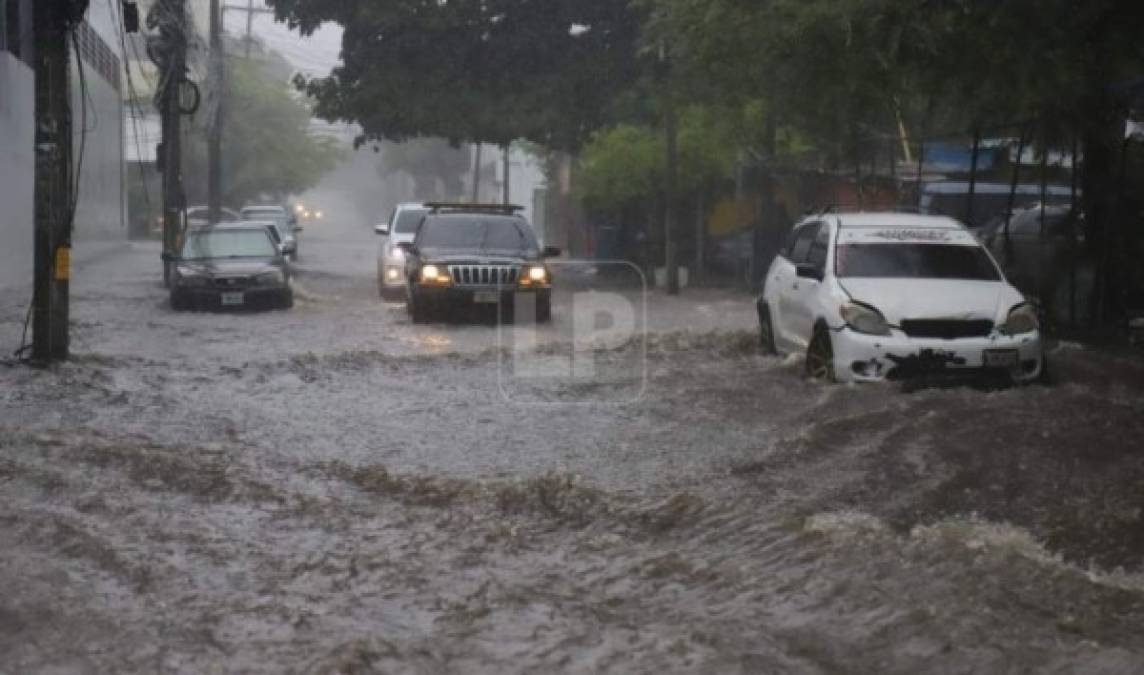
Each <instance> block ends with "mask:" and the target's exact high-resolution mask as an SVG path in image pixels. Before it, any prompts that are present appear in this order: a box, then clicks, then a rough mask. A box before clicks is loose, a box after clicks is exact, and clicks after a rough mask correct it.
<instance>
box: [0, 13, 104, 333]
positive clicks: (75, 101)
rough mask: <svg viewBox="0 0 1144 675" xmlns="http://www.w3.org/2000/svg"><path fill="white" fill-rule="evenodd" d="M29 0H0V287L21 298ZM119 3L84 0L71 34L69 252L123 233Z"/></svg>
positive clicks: (29, 119)
mask: <svg viewBox="0 0 1144 675" xmlns="http://www.w3.org/2000/svg"><path fill="white" fill-rule="evenodd" d="M34 4H35V0H0V17H3V18H2V20H0V289H11V288H15V289H21V290H23V291H24V292H26V293H27V295H28V296H29V297H31V290H32V251H33V236H32V235H33V228H34V201H33V198H34V178H35V155H34V134H35V128H34V120H35V75H34V72H33V59H34V55H35V48H36V45H35V41H34V39H33V30H32V8H33V5H34ZM119 7H120V5H119V0H91V4H90V6H89V9H88V13H87V17H86V20H85V21H84V22H83V23H82V24H81V25H80V26H79V28H78V29H77V33H76V38H77V44H78V54H76V53H73V54H72V72H71V107H72V118H73V122H72V124H73V131H74V150H73V156H74V157H75V159H76V162H77V165H78V168H79V174H78V176H77V185H78V188H79V194H78V202H77V205H76V218H75V229H74V240H75V245H74V248H75V249H76V250H77V252H80V250H81V248H82V247H83V246H84V244H85V242H90V241H96V240H103V241H118V240H122V239H124V238H125V237H126V222H125V218H126V215H125V204H126V202H125V192H124V156H123V147H124V131H123V123H122V119H123V113H124V107H123V97H122V93H121V92H122V89H123V87H122V84H121V81H122V78H121V71H122V63H121V61H120V58H119V57H118V56H117V54H118V53H119V52H120V49H118V48H117V46H118V45H119V44H120V37H119V35H120V33H119V31H120V23H119V11H120V9H119ZM81 75H82V76H81ZM81 148H82V153H81ZM81 156H82V164H80V161H81ZM0 346H2V345H0Z"/></svg>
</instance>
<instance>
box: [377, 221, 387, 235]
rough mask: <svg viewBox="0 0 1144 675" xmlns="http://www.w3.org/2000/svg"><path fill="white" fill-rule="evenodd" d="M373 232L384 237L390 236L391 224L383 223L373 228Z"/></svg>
mask: <svg viewBox="0 0 1144 675" xmlns="http://www.w3.org/2000/svg"><path fill="white" fill-rule="evenodd" d="M373 231H374V233H375V234H380V235H382V236H385V235H388V234H389V223H381V224H379V225H375V226H374V227H373Z"/></svg>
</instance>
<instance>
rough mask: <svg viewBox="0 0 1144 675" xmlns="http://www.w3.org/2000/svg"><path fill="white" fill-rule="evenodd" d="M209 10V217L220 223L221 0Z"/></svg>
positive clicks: (223, 86)
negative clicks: (211, 94) (211, 92)
mask: <svg viewBox="0 0 1144 675" xmlns="http://www.w3.org/2000/svg"><path fill="white" fill-rule="evenodd" d="M210 12H211V15H210V23H211V56H210V58H211V61H210V65H211V82H212V84H213V85H214V92H215V101H214V108H213V109H212V110H211V119H210V137H209V138H208V142H207V213H208V215H207V219H208V221H209V222H211V223H217V222H219V221H220V220H221V219H222V123H223V110H224V105H225V100H226V79H225V78H226V73H225V70H226V64H225V63H224V61H223V58H224V55H223V46H222V10H221V9H220V8H219V0H211V9H210ZM248 44H249V43H248Z"/></svg>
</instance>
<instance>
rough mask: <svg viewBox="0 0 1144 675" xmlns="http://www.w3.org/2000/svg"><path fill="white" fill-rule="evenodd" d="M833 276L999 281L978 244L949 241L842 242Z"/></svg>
mask: <svg viewBox="0 0 1144 675" xmlns="http://www.w3.org/2000/svg"><path fill="white" fill-rule="evenodd" d="M835 275H836V276H838V277H839V278H846V277H871V278H883V279H887V278H888V279H965V280H973V281H998V280H1000V279H1001V274H1000V273H999V272H998V271H997V266H996V265H994V264H993V261H992V260H991V259H990V258H989V255H988V254H987V253H985V250H984V249H982V248H981V247H978V246H958V245H948V244H843V245H840V246H839V247H838V253H837V258H836V262H835Z"/></svg>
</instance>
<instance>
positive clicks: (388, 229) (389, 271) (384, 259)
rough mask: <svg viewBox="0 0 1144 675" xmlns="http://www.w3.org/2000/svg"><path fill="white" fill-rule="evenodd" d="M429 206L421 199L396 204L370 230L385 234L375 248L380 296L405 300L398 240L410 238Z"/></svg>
mask: <svg viewBox="0 0 1144 675" xmlns="http://www.w3.org/2000/svg"><path fill="white" fill-rule="evenodd" d="M427 213H429V209H428V208H427V207H426V206H425V205H424V204H422V203H421V202H404V203H402V204H398V205H397V207H396V208H394V209H393V213H392V214H391V215H390V216H389V220H388V221H386V222H384V223H381V224H380V225H377V226H376V227H374V228H373V231H374V232H376V233H377V234H379V235H381V236H383V237H385V239H383V240H382V242H381V247H380V248H379V250H378V252H377V292H378V294H379V295H380V296H381V298H382V299H383V300H390V301H401V300H405V276H404V272H405V252H404V251H402V250H401V249H400V248H399V247H398V244H401V243H402V242H412V241H413V238H414V237H415V236H417V227H418V226H419V225H420V224H421V219H422V218H424V217H425V214H427Z"/></svg>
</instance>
